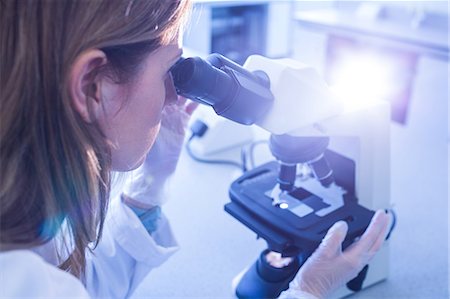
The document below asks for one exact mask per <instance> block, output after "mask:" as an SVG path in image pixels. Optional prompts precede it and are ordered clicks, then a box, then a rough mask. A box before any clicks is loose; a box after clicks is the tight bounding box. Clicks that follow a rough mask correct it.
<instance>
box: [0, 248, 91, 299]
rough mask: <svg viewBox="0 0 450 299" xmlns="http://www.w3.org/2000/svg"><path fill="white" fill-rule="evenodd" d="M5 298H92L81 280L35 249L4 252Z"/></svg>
mask: <svg viewBox="0 0 450 299" xmlns="http://www.w3.org/2000/svg"><path fill="white" fill-rule="evenodd" d="M0 284H1V285H2V288H1V290H0V297H1V298H19V297H46V298H61V297H68V296H70V297H77V298H89V295H88V293H87V291H86V290H85V288H84V287H83V285H82V284H81V282H80V281H79V280H78V279H77V278H76V277H74V276H72V275H71V274H69V273H67V272H65V271H63V270H61V269H59V268H57V267H55V266H53V265H51V264H49V263H47V262H46V261H45V260H44V259H43V258H42V257H41V256H39V255H37V254H36V253H34V252H32V251H31V250H11V251H6V252H1V253H0Z"/></svg>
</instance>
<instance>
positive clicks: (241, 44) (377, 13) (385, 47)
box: [133, 0, 450, 298]
mask: <svg viewBox="0 0 450 299" xmlns="http://www.w3.org/2000/svg"><path fill="white" fill-rule="evenodd" d="M448 5H449V4H448V2H447V1H283V0H279V1H257V0H253V1H212V0H209V1H207V0H197V1H194V11H193V13H192V20H191V22H190V24H189V26H188V28H187V31H186V34H185V36H184V42H183V43H184V47H185V54H187V55H188V56H189V55H190V54H192V55H199V56H206V55H207V54H209V53H214V52H216V53H221V54H223V55H224V56H226V57H228V58H230V59H231V60H234V61H236V62H238V63H240V64H242V63H243V62H244V61H245V60H246V58H247V57H248V56H249V55H252V54H261V55H264V56H267V57H271V58H284V57H290V58H294V59H296V60H299V61H301V62H304V63H306V64H308V65H311V66H313V67H314V68H316V69H317V71H318V72H319V73H320V74H321V75H322V76H323V78H324V79H325V80H326V82H327V83H328V84H329V85H330V87H332V88H333V90H334V91H335V92H336V93H339V94H340V95H342V96H343V97H345V98H346V99H348V100H349V101H365V100H370V99H371V98H373V97H376V98H381V99H383V100H386V101H388V102H389V103H390V106H391V118H392V120H391V143H390V145H389V146H390V150H391V174H390V180H391V202H392V206H393V208H394V209H395V210H396V212H397V214H398V226H397V228H396V231H395V232H394V234H393V236H392V240H391V247H390V276H389V278H388V279H387V280H386V281H384V282H381V283H379V284H377V285H375V286H372V287H370V288H367V289H364V290H363V291H361V292H359V293H357V294H354V295H353V296H352V297H353V298H449V292H448V286H449V284H450V280H449V275H448V273H449V263H448V253H449V217H448V215H449V212H450V210H449V205H448V199H449V196H448V194H449V185H450V184H449V168H450V165H449V160H450V157H449V144H450V135H449V134H450V133H449V132H450V123H449V114H450V105H449V35H448V27H449V16H448V11H449V7H448ZM305 109H307V107H306V108H305ZM199 117H200V118H205V119H207V118H208V117H209V116H208V113H207V112H205V111H202V109H199V111H198V112H196V114H195V115H194V118H199ZM245 130H247V128H244V127H242V128H241V127H237V129H236V128H233V129H232V130H231V129H229V130H228V131H227V130H225V131H223V134H222V135H221V139H220V140H221V141H220V142H222V143H223V144H222V146H224V147H226V145H227V144H228V145H229V144H232V143H233V142H237V141H236V140H235V139H236V138H239V137H241V138H242V139H241V140H239V142H241V145H242V144H245V140H247V139H251V138H252V137H251V136H254V134H259V133H258V132H257V133H254V132H252V133H249V135H245V133H244V132H245ZM230 132H235V133H230ZM237 132H240V133H237ZM252 134H253V135H252ZM249 136H250V137H249ZM233 138H234V139H233ZM220 142H219V141H218V143H220ZM239 142H237V143H239ZM216 145H217V144H216ZM238 152H239V151H234V152H233V151H229V152H228V153H226V154H225V155H227V157H228V158H231V159H236V160H239V154H238ZM266 159H268V154H267V148H265V146H264V145H261V146H259V147H258V148H256V149H255V161H256V162H257V164H258V163H260V162H263V161H265V160H266ZM239 175H240V172H239V171H238V170H237V169H233V168H231V167H227V166H217V165H207V164H201V163H198V162H195V161H194V160H192V159H191V158H190V157H189V156H188V155H187V154H186V153H185V152H183V153H182V156H181V159H180V163H179V166H178V170H177V173H176V174H175V175H174V177H173V178H172V179H171V181H170V184H169V186H168V190H167V193H168V195H169V196H170V198H171V199H170V201H169V202H168V203H167V204H166V206H165V207H164V209H165V211H166V214H167V215H168V217H169V218H170V219H171V221H172V225H173V228H174V230H175V233H176V235H177V236H178V240H179V243H180V247H181V250H180V251H179V252H178V253H177V254H176V255H175V256H173V257H172V258H171V259H170V260H169V261H168V262H167V263H166V264H164V265H163V266H161V267H160V268H159V269H156V270H154V271H153V272H152V273H151V274H150V275H149V276H148V277H147V279H146V280H145V282H144V283H143V285H142V286H141V287H140V288H139V289H138V291H137V292H136V293H135V295H134V296H133V298H141V297H146V298H149V297H153V298H181V297H183V298H187V297H191V298H233V294H232V291H231V280H232V278H233V277H234V276H235V275H236V274H238V273H239V272H240V271H241V270H242V269H243V268H244V267H246V266H248V265H249V264H251V263H253V262H254V260H255V259H256V258H257V256H258V255H259V253H260V251H261V250H262V249H263V248H265V244H264V242H263V241H262V240H256V236H255V234H254V233H252V232H251V231H250V230H248V229H247V228H246V227H244V226H243V225H242V224H240V223H238V222H237V221H235V220H234V219H233V218H232V217H231V216H229V215H228V214H226V213H225V212H224V211H223V205H224V204H225V203H227V202H229V199H228V187H229V185H230V183H231V182H232V181H233V180H234V179H235V178H237V177H238V176H239Z"/></svg>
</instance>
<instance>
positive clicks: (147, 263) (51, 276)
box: [0, 198, 178, 298]
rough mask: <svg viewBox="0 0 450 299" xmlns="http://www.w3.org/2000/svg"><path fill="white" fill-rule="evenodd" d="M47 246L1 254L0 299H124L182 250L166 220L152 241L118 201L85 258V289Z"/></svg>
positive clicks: (162, 221) (138, 222) (162, 219)
mask: <svg viewBox="0 0 450 299" xmlns="http://www.w3.org/2000/svg"><path fill="white" fill-rule="evenodd" d="M49 245H51V244H47V245H46V246H44V247H43V248H38V249H36V250H12V251H7V252H2V253H0V298H27V297H41V298H43V297H44V298H89V297H92V298H126V297H128V296H130V295H131V294H132V293H133V291H134V290H135V289H136V287H137V286H138V285H139V283H140V282H141V281H142V279H143V278H144V277H145V276H146V275H147V274H148V273H149V272H150V271H151V270H152V269H153V268H155V267H158V266H159V265H161V264H162V263H164V262H165V261H166V260H167V259H168V258H169V257H170V256H171V255H172V254H173V253H174V252H175V251H177V249H178V245H177V243H176V241H175V239H174V237H173V233H172V230H171V228H170V225H169V223H168V220H167V219H166V217H165V216H164V215H162V217H161V219H160V220H159V223H158V229H157V230H156V231H155V232H154V233H152V235H150V234H149V233H148V232H147V231H146V229H145V228H144V226H143V225H142V223H141V221H140V220H139V218H138V217H137V216H136V214H135V213H134V212H133V211H132V210H131V209H130V208H128V207H127V206H126V205H125V204H124V203H122V201H121V200H120V199H119V198H116V199H114V200H112V202H111V205H110V208H109V211H108V215H107V217H106V220H105V228H104V231H103V237H102V239H101V241H100V242H99V244H98V246H97V248H96V249H95V250H94V251H93V253H90V252H88V253H87V261H86V285H85V286H84V285H83V284H82V283H81V282H80V281H79V280H78V279H76V278H75V277H74V276H72V275H71V274H69V273H67V272H65V271H62V270H60V269H58V268H57V267H56V259H55V255H54V254H53V253H52V252H51V251H52V248H54V247H53V246H49Z"/></svg>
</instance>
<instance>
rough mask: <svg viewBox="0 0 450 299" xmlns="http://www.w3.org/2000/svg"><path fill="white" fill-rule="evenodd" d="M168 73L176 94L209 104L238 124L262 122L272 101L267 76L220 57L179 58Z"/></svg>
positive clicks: (212, 55) (219, 113)
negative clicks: (171, 78) (204, 58)
mask: <svg viewBox="0 0 450 299" xmlns="http://www.w3.org/2000/svg"><path fill="white" fill-rule="evenodd" d="M170 71H171V73H172V77H173V81H174V85H175V88H176V90H177V93H178V94H179V95H181V96H184V97H186V98H189V99H191V100H194V101H196V102H199V103H201V104H205V105H209V106H211V107H212V108H213V109H214V111H215V112H216V113H217V114H218V115H221V116H223V117H226V118H228V119H230V120H232V121H235V122H238V123H241V124H246V125H251V124H253V123H255V122H256V121H257V120H259V119H261V118H262V117H263V116H264V115H265V114H266V113H267V111H268V110H269V109H270V107H271V105H272V102H273V95H272V93H271V91H270V87H269V85H270V82H269V80H268V76H267V75H265V74H263V72H262V71H257V72H255V73H252V72H249V71H248V70H246V69H244V68H243V67H241V66H240V65H238V64H236V63H234V62H232V61H231V60H228V59H226V58H225V57H223V56H221V55H219V54H211V55H210V56H208V58H207V59H206V60H203V59H201V58H200V57H191V58H186V59H183V58H181V59H180V60H179V61H178V62H177V63H176V64H175V65H174V66H173V67H172V69H171V70H170Z"/></svg>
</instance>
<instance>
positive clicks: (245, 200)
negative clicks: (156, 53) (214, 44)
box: [171, 54, 390, 298]
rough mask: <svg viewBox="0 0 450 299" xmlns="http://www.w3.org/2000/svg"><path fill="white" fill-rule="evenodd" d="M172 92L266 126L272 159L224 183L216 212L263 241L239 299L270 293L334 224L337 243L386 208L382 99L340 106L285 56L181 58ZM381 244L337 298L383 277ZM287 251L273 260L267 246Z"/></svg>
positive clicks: (385, 108)
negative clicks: (338, 227) (225, 193)
mask: <svg viewBox="0 0 450 299" xmlns="http://www.w3.org/2000/svg"><path fill="white" fill-rule="evenodd" d="M171 73H172V76H173V79H174V84H175V87H176V89H177V93H178V94H179V95H182V96H184V97H186V98H189V99H192V100H194V101H197V102H199V103H201V104H205V105H208V106H211V107H212V108H213V109H214V111H215V112H216V113H217V114H218V115H220V116H223V117H225V118H228V119H230V120H232V121H234V122H237V123H240V124H245V125H252V124H256V125H257V126H259V127H261V128H263V129H265V130H267V131H269V132H270V133H271V136H270V140H269V147H270V151H271V153H272V155H273V156H274V158H275V160H274V161H272V162H269V163H265V164H263V165H260V166H258V167H256V168H254V169H251V170H250V171H247V172H246V173H244V174H243V175H242V176H241V177H239V178H238V179H236V180H235V181H234V182H232V184H231V186H230V189H229V196H230V199H231V202H230V203H228V204H226V205H225V211H226V212H228V213H229V214H230V215H232V216H233V217H234V218H236V219H237V220H238V221H240V222H241V223H242V224H244V225H245V226H247V227H248V228H249V229H251V230H252V231H254V232H255V233H256V235H257V236H258V237H260V238H263V239H264V240H265V241H266V242H267V250H265V251H263V252H262V253H261V255H260V257H259V258H258V259H257V261H256V262H255V263H254V264H253V265H252V266H251V267H250V268H249V269H248V270H247V272H246V273H245V274H244V275H243V276H242V278H241V280H240V282H239V284H238V286H237V289H236V295H237V297H238V298H276V297H277V296H278V295H279V294H280V293H281V292H282V291H283V290H285V289H287V288H288V285H289V282H290V281H291V280H292V279H293V278H294V277H295V274H296V273H297V271H298V270H299V268H300V267H301V265H302V264H303V263H304V262H305V261H306V260H307V259H308V257H309V256H310V255H311V254H312V253H313V252H314V250H315V249H316V248H317V246H318V245H319V244H320V242H321V240H322V239H323V237H324V236H325V234H326V233H327V231H328V229H329V228H330V227H331V226H332V225H333V224H334V223H335V222H337V221H340V220H343V221H346V222H347V224H348V227H349V230H348V234H347V237H346V239H345V241H344V243H343V247H344V249H345V247H347V246H349V245H350V244H352V243H353V242H355V241H356V240H357V239H358V238H359V237H360V236H361V235H362V234H363V232H364V231H365V229H366V228H367V226H368V224H369V222H370V220H371V218H372V216H373V214H374V210H376V209H380V208H388V207H389V206H390V186H389V184H390V180H389V169H390V164H389V138H390V136H389V124H390V110H389V105H388V104H387V103H386V102H371V103H366V102H362V103H361V104H360V105H345V102H342V101H340V100H339V99H337V98H336V97H335V96H334V95H333V94H332V93H331V92H330V91H329V88H328V86H327V85H326V84H325V83H324V82H323V80H322V79H321V78H320V76H319V75H318V74H317V73H316V72H315V70H314V69H312V68H311V67H309V66H307V65H304V64H302V63H300V62H297V61H295V60H292V59H268V58H265V57H262V56H257V55H254V56H250V57H249V58H248V59H247V61H246V62H245V64H244V65H243V66H240V65H238V64H236V63H234V62H232V61H230V60H228V59H227V58H225V57H223V56H221V55H219V54H211V55H209V56H208V57H207V58H206V59H205V60H204V59H201V58H199V57H191V58H187V59H184V58H182V59H180V61H179V62H178V63H177V64H175V65H174V67H173V68H172V70H171ZM387 247H388V246H387V245H384V246H383V248H382V249H381V251H380V252H379V254H378V255H377V256H376V257H375V258H374V260H373V261H372V262H371V264H370V265H367V266H366V267H365V268H364V269H363V270H362V271H361V272H360V273H359V274H358V276H357V277H356V278H354V279H353V280H352V281H350V282H348V283H347V285H346V286H345V287H343V288H341V289H340V290H339V291H338V292H337V293H336V297H337V298H338V297H343V296H346V295H348V294H351V293H352V292H355V291H359V290H360V289H361V288H362V287H366V286H369V285H372V284H374V283H377V282H379V281H381V280H383V279H385V278H386V277H387V275H388V259H389V256H388V248H387ZM272 252H275V253H278V254H279V255H280V256H281V257H283V258H288V260H289V262H288V263H287V265H283V266H282V267H275V266H273V265H271V264H269V262H268V261H267V259H266V256H267V255H268V254H269V253H272Z"/></svg>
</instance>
